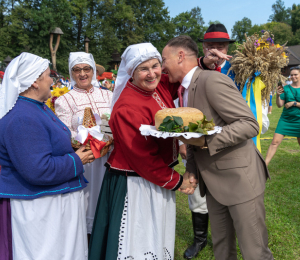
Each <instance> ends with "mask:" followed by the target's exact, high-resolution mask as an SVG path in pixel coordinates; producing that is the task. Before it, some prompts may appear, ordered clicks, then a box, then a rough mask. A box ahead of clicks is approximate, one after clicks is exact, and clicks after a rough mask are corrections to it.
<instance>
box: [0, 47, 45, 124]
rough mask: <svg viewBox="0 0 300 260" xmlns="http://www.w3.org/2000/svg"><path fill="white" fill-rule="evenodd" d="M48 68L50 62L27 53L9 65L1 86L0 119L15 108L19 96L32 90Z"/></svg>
mask: <svg viewBox="0 0 300 260" xmlns="http://www.w3.org/2000/svg"><path fill="white" fill-rule="evenodd" d="M48 66H49V60H47V59H43V58H41V57H39V56H37V55H34V54H31V53H27V52H23V53H21V54H20V55H19V56H17V57H16V58H14V59H13V60H12V61H11V62H10V63H9V65H8V66H7V68H6V70H5V73H4V77H3V82H2V86H0V119H1V118H2V117H4V116H5V115H6V114H7V113H8V112H9V110H11V109H12V108H13V107H14V105H15V103H16V101H17V99H18V96H19V94H20V93H22V92H24V91H25V90H27V89H28V88H30V87H31V85H32V83H34V82H35V81H36V80H37V78H38V77H39V76H40V75H41V74H42V73H43V72H44V71H45V70H46V69H47V68H48Z"/></svg>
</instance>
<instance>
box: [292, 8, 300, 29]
mask: <svg viewBox="0 0 300 260" xmlns="http://www.w3.org/2000/svg"><path fill="white" fill-rule="evenodd" d="M291 26H292V31H293V33H296V31H297V30H299V29H300V4H298V5H296V4H293V6H292V9H291Z"/></svg>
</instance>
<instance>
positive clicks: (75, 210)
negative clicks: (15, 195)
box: [10, 190, 88, 260]
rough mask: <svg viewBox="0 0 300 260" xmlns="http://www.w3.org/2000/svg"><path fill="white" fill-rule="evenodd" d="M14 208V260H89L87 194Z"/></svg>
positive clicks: (17, 203) (16, 203)
mask: <svg viewBox="0 0 300 260" xmlns="http://www.w3.org/2000/svg"><path fill="white" fill-rule="evenodd" d="M10 205H11V226H12V247H13V259H14V260H71V259H72V260H85V259H88V245H87V236H86V222H85V205H84V193H83V190H80V191H75V192H71V193H66V194H58V195H53V196H45V197H40V198H37V199H33V200H20V199H11V200H10Z"/></svg>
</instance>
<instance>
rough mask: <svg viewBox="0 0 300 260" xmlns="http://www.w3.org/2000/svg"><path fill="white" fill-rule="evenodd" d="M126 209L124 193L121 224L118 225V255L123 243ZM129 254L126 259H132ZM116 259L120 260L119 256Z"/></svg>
mask: <svg viewBox="0 0 300 260" xmlns="http://www.w3.org/2000/svg"><path fill="white" fill-rule="evenodd" d="M127 209H128V196H127V193H126V196H125V202H124V209H123V213H122V218H121V226H120V232H119V246H118V256H119V255H121V254H122V247H123V244H124V243H125V241H124V230H125V225H126V222H127ZM130 257H131V256H129V257H127V258H126V259H134V258H133V257H132V258H130ZM118 260H121V258H120V257H118Z"/></svg>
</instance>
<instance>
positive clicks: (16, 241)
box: [0, 53, 94, 260]
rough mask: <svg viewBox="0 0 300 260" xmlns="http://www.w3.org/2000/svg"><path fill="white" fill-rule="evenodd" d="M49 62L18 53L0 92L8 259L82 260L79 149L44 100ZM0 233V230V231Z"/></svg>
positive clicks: (0, 186)
mask: <svg viewBox="0 0 300 260" xmlns="http://www.w3.org/2000/svg"><path fill="white" fill-rule="evenodd" d="M52 83H53V80H52V79H51V77H50V68H49V61H48V60H46V59H43V58H41V57H39V56H36V55H33V54H30V53H22V54H21V55H20V56H18V57H16V58H15V59H13V60H12V61H11V63H10V64H9V65H8V67H7V69H6V72H5V75H4V80H3V84H2V86H1V88H0V164H1V166H2V170H1V175H0V198H9V199H10V205H11V227H12V248H13V259H14V260H20V259H34V260H70V259H78V260H81V259H87V253H88V252H87V249H88V248H87V241H86V222H85V205H84V194H83V188H84V187H85V186H86V184H85V182H84V178H83V164H85V163H88V162H92V161H93V160H94V156H93V154H92V152H91V151H88V152H83V150H84V147H81V148H79V149H78V151H77V152H76V153H74V151H73V149H72V146H71V142H70V139H71V133H70V131H69V130H68V128H67V127H66V125H64V124H63V122H61V121H60V120H59V118H58V117H57V116H56V115H55V114H54V113H53V112H52V111H51V109H49V108H48V107H47V106H46V105H45V104H44V102H45V101H46V100H47V99H48V98H49V97H50V96H51V92H50V86H51V85H52ZM0 229H1V227H0Z"/></svg>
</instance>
